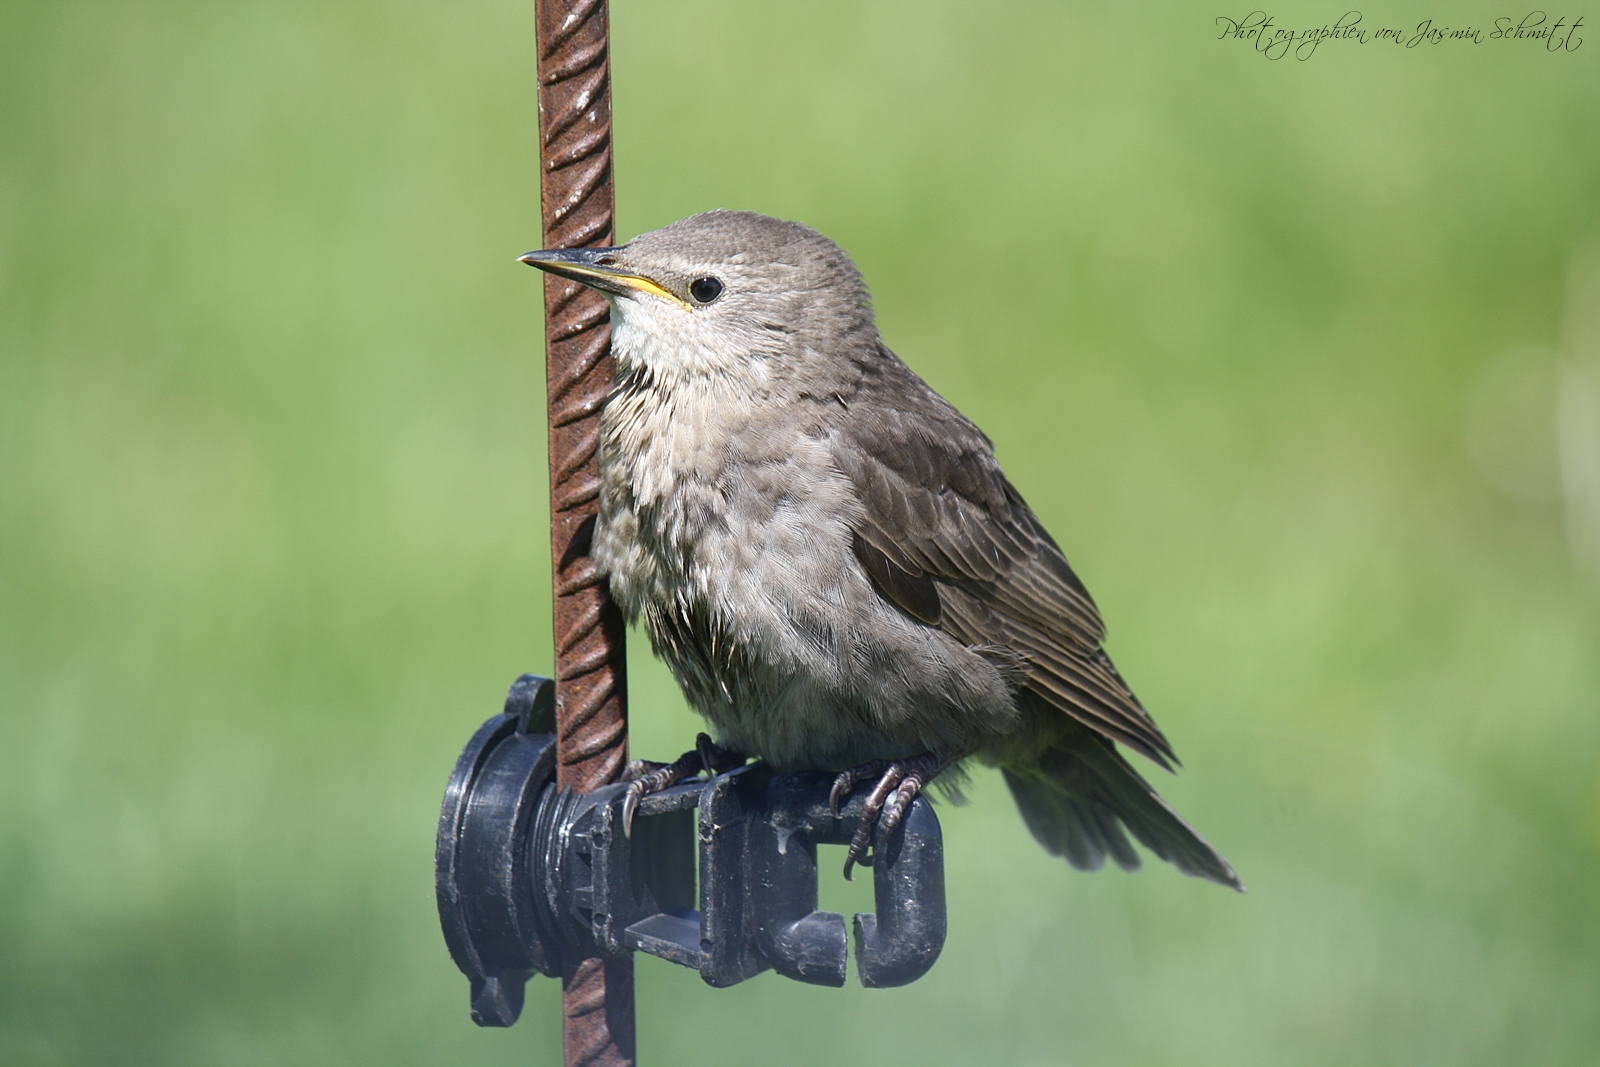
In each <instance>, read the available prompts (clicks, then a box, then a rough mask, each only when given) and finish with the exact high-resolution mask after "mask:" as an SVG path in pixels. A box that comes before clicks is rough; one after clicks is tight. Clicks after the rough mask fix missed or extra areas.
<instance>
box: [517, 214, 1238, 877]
mask: <svg viewBox="0 0 1600 1067" xmlns="http://www.w3.org/2000/svg"><path fill="white" fill-rule="evenodd" d="M520 258H521V261H522V262H524V263H527V264H529V265H530V266H533V267H537V268H539V269H540V270H543V271H546V272H548V273H550V274H553V275H557V276H560V277H563V278H567V279H571V280H573V281H577V282H580V283H582V284H584V285H587V286H589V287H591V288H593V289H595V290H597V291H598V292H600V293H602V294H604V295H605V297H606V298H607V299H608V301H609V302H610V314H611V349H612V353H613V354H614V356H615V360H616V377H615V380H614V383H613V386H612V389H611V391H610V393H609V395H608V396H607V398H606V401H605V404H604V407H603V408H602V411H601V428H600V439H599V445H598V451H597V456H598V466H599V476H600V491H599V505H598V515H597V517H596V520H595V526H594V530H593V535H592V544H591V553H592V556H593V558H594V561H595V563H596V566H597V568H598V571H599V573H601V574H603V575H604V576H605V579H606V581H607V582H608V583H609V589H610V593H611V596H612V598H613V599H614V600H615V602H616V603H617V604H618V605H619V606H620V608H621V609H622V611H623V612H624V614H625V616H626V617H627V618H628V619H629V620H630V621H631V622H634V623H637V624H640V625H642V627H643V629H644V631H645V633H646V634H647V635H648V636H649V639H650V643H651V646H652V648H653V650H654V652H655V654H656V655H657V657H658V658H660V659H661V660H663V661H665V663H666V665H667V666H668V667H669V668H670V670H671V672H672V674H673V676H674V677H675V679H676V680H677V682H678V684H679V686H680V687H681V688H682V690H683V693H684V695H685V697H686V699H687V701H688V703H689V704H690V705H691V706H692V707H693V708H694V709H695V710H696V711H698V712H699V713H700V714H701V715H702V716H704V717H705V719H706V720H707V721H708V723H709V725H710V728H711V731H712V735H704V734H703V735H701V737H700V739H699V741H698V742H697V746H696V750H695V751H693V752H689V753H685V755H684V756H683V757H682V758H680V759H679V760H677V761H675V762H674V763H672V764H669V765H664V766H663V765H659V764H650V765H640V768H639V769H638V770H636V772H635V773H634V774H633V777H634V782H633V783H632V785H631V786H630V787H629V797H628V799H629V805H630V806H629V807H628V808H627V809H626V815H627V816H631V814H632V812H633V810H634V808H635V807H636V805H637V802H638V799H639V798H640V797H641V796H643V795H646V794H647V793H649V792H653V791H656V790H659V789H663V788H666V787H667V786H669V785H671V784H672V783H673V782H675V781H677V780H679V779H680V778H683V777H686V776H689V775H692V774H696V773H699V772H700V770H701V769H702V768H703V769H705V771H706V772H707V773H715V772H716V771H718V770H721V769H726V768H728V767H729V766H737V765H738V764H740V763H743V762H744V760H745V759H746V758H760V759H763V760H765V761H766V762H767V763H768V764H770V765H771V766H772V768H773V769H774V770H776V771H779V772H782V771H790V770H813V771H826V772H830V773H833V774H834V775H835V780H834V783H833V790H832V796H831V801H832V804H833V806H834V810H835V813H837V811H838V805H839V802H840V800H841V798H842V797H844V796H847V795H849V794H850V793H851V792H852V791H853V790H854V789H855V788H856V787H857V786H858V785H862V784H863V783H865V784H869V785H870V786H871V790H870V792H869V794H868V796H867V797H866V800H865V805H864V811H863V814H862V816H861V818H860V821H859V825H858V826H857V827H856V828H855V832H854V836H853V837H852V840H851V842H850V847H849V850H848V855H847V858H846V861H845V872H844V873H845V876H846V878H848V877H850V873H851V869H852V866H853V865H855V864H858V863H859V864H861V865H870V864H871V862H872V859H873V857H872V855H870V847H871V839H872V835H873V832H874V827H875V826H876V827H878V828H879V829H881V831H882V832H883V833H884V834H885V835H887V834H888V833H891V832H893V831H894V829H895V828H896V827H897V826H898V825H899V823H900V821H901V820H902V818H903V817H904V814H905V812H906V810H907V807H908V805H909V804H910V803H911V801H912V800H913V799H914V798H915V797H916V796H917V795H918V794H919V793H920V792H921V791H922V790H923V789H924V788H925V787H927V786H928V784H929V783H930V782H932V781H933V780H934V779H935V778H937V777H939V776H941V775H944V776H946V780H947V781H949V780H952V779H957V780H958V778H959V775H960V774H961V773H963V771H964V769H965V767H966V765H967V764H968V763H969V762H973V761H975V762H977V763H978V764H981V765H989V766H994V767H998V768H999V770H1000V771H1001V774H1002V775H1003V777H1004V779H1005V781H1006V784H1007V785H1008V786H1009V788H1010V792H1011V794H1012V796H1013V797H1014V799H1015V801H1016V804H1017V807H1018V808H1019V810H1020V812H1021V815H1022V819H1023V821H1024V823H1025V824H1026V825H1027V827H1028V829H1029V830H1030V831H1031V832H1032V834H1033V836H1034V837H1035V838H1036V839H1037V840H1038V842H1039V843H1040V844H1041V845H1043V847H1044V848H1045V849H1046V851H1048V852H1049V853H1051V854H1052V855H1056V856H1061V857H1064V858H1065V859H1066V860H1067V862H1068V863H1070V864H1071V865H1072V866H1073V867H1076V868H1079V869H1083V870H1098V869H1100V868H1101V867H1102V866H1103V865H1104V863H1105V861H1106V860H1107V859H1108V858H1109V859H1110V860H1112V861H1113V862H1115V863H1116V864H1117V865H1118V866H1120V867H1122V868H1123V869H1125V870H1134V869H1137V868H1138V867H1139V866H1140V855H1139V853H1138V851H1137V850H1136V849H1134V847H1133V846H1132V844H1131V843H1130V841H1129V839H1128V837H1129V835H1132V837H1133V839H1134V840H1136V841H1138V842H1139V843H1140V844H1142V845H1144V846H1145V848H1147V849H1149V850H1150V851H1151V852H1152V853H1154V854H1155V855H1156V856H1158V857H1159V858H1161V859H1163V860H1166V861H1168V862H1170V863H1171V864H1173V865H1174V866H1175V867H1177V869H1178V870H1180V871H1181V872H1183V873H1184V874H1187V875H1191V876H1197V877H1200V878H1204V879H1208V880H1210V881H1213V882H1217V883H1220V884H1222V885H1225V886H1229V887H1232V888H1234V889H1238V890H1240V891H1243V886H1242V885H1241V884H1240V881H1239V878H1238V875H1237V874H1236V873H1235V872H1234V869H1233V867H1232V866H1231V865H1230V864H1229V863H1228V861H1227V860H1226V859H1224V858H1223V857H1222V855H1221V854H1220V853H1219V852H1217V850H1216V849H1214V848H1213V847H1212V846H1211V845H1210V844H1209V843H1208V842H1207V841H1206V840H1205V838H1203V837H1201V836H1200V834H1199V833H1198V832H1196V831H1195V830H1194V829H1193V828H1192V827H1190V826H1189V824H1188V823H1186V822H1185V821H1184V820H1183V819H1182V818H1180V817H1179V816H1178V814H1177V813H1176V812H1174V811H1173V810H1172V808H1171V807H1169V806H1168V805H1167V803H1166V802H1165V801H1164V800H1162V798H1161V797H1160V796H1159V795H1158V794H1157V793H1156V791H1155V790H1154V789H1153V788H1151V786H1150V785H1149V784H1148V783H1147V782H1146V781H1145V780H1144V778H1143V777H1142V776H1141V775H1140V774H1139V773H1138V771H1137V770H1135V769H1134V767H1133V765H1132V764H1131V763H1130V762H1129V760H1128V758H1127V757H1125V756H1124V755H1123V753H1122V752H1121V751H1119V746H1121V747H1122V748H1125V749H1127V750H1128V751H1129V752H1131V753H1136V754H1138V755H1139V756H1141V757H1144V758H1146V759H1148V760H1150V761H1152V762H1153V763H1155V764H1156V765H1157V766H1159V767H1162V768H1164V769H1167V770H1169V771H1170V770H1172V769H1173V767H1174V766H1175V765H1176V764H1177V756H1176V755H1175V754H1174V752H1173V749H1172V746H1171V744H1170V743H1169V742H1168V740H1167V738H1166V737H1165V735H1163V734H1162V732H1161V730H1160V729H1159V728H1158V727H1157V726H1156V724H1155V721H1154V719H1152V718H1151V716H1150V714H1149V713H1148V712H1147V711H1146V710H1145V708H1144V706H1143V705H1142V704H1141V703H1140V702H1139V700H1138V698H1137V697H1135V696H1134V694H1133V691H1132V690H1131V689H1130V688H1129V687H1128V685H1127V683H1126V682H1124V681H1123V678H1122V675H1121V674H1119V673H1118V671H1117V669H1116V667H1115V666H1113V665H1112V662H1111V659H1110V657H1109V656H1107V654H1106V652H1105V649H1104V641H1105V626H1104V623H1103V622H1102V620H1101V615H1100V611H1099V609H1098V607H1097V606H1096V604H1095V602H1094V600H1093V599H1092V598H1091V597H1090V595H1089V591H1088V590H1087V589H1086V588H1085V587H1084V585H1083V583H1082V582H1081V581H1080V580H1079V579H1078V576H1077V575H1076V574H1075V573H1074V571H1073V570H1072V568H1071V567H1070V566H1069V565H1068V563H1067V560H1066V557H1065V556H1064V555H1063V554H1062V551H1061V549H1060V548H1059V547H1058V546H1057V544H1056V542H1055V540H1054V539H1053V538H1052V537H1051V536H1050V534H1049V533H1048V532H1047V531H1046V530H1045V528H1044V526H1043V525H1042V524H1041V523H1040V521H1039V518H1038V516H1037V515H1036V514H1035V513H1034V511H1033V510H1032V509H1031V508H1030V507H1029V506H1028V504H1027V502H1026V501H1025V500H1024V499H1023V497H1022V495H1021V494H1020V493H1019V492H1018V491H1017V489H1016V487H1015V486H1014V485H1013V484H1012V483H1011V481H1010V480H1009V479H1008V478H1007V477H1006V475H1005V472H1004V471H1003V470H1002V469H1001V467H1000V464H999V462H998V461H997V460H996V458H995V451H994V446H993V444H992V443H991V441H990V439H989V438H988V437H987V436H985V435H984V433H983V432H982V431H981V430H979V429H978V427H977V426H975V425H974V424H973V423H972V422H971V421H970V420H968V419H967V418H966V417H965V416H963V415H962V414H961V413H960V412H959V411H957V410H956V408H955V407H954V406H953V405H952V404H950V403H949V402H948V401H947V400H945V399H944V398H943V397H942V396H940V395H939V394H938V393H936V392H935V391H934V390H933V389H932V388H931V387H930V386H929V385H928V384H927V383H926V382H924V381H923V380H922V379H921V378H920V377H919V376H918V375H917V374H916V373H915V372H914V371H913V370H912V369H911V368H910V367H909V366H908V365H907V364H906V363H904V362H903V361H902V360H901V359H900V358H899V357H898V356H896V355H895V354H894V353H893V352H892V351H890V349H889V348H888V346H887V345H886V344H885V343H884V341H883V338H882V337H881V335H880V333H879V331H878V327H877V324H876V321H875V317H874V312H873V308H872V302H871V299H870V296H869V293H868V290H867V287H866V283H865V282H864V280H863V279H862V276H861V273H860V272H859V271H858V270H857V269H856V266H855V264H854V262H853V261H852V260H851V258H850V256H849V255H848V254H847V253H846V252H845V251H844V250H843V249H842V248H841V247H840V246H839V245H837V244H835V243H834V242H833V241H831V240H829V239H828V238H827V237H825V236H823V235H822V234H821V233H818V232H817V231H816V230H813V229H811V228H809V227H807V226H805V225H803V224H800V223H796V222H788V221H783V220H780V219H776V218H772V217H769V216H766V215H760V214H756V213H752V212H746V211H728V210H716V211H708V212H705V213H702V214H697V215H693V216H690V217H688V218H684V219H681V220H679V221H677V222H675V223H672V224H671V225H668V226H666V227H664V228H661V229H658V230H654V231H651V232H648V233H643V234H640V235H639V236H637V237H634V238H633V239H632V240H630V241H628V242H626V243H625V244H621V245H617V246H614V247H601V248H576V249H547V250H541V251H535V252H529V253H527V254H526V255H524V256H522V257H520ZM625 821H631V819H628V820H625ZM884 839H887V837H885V838H884Z"/></svg>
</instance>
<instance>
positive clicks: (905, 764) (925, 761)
mask: <svg viewBox="0 0 1600 1067" xmlns="http://www.w3.org/2000/svg"><path fill="white" fill-rule="evenodd" d="M944 765H945V761H944V760H942V759H940V758H939V757H938V756H935V755H934V754H933V753H931V752H925V753H923V754H922V755H920V756H912V757H911V758H910V759H903V760H881V759H875V760H872V761H871V762H869V763H863V764H862V765H861V766H859V767H851V768H850V769H849V770H847V771H841V772H840V773H839V776H838V777H837V778H835V779H834V780H833V789H832V790H831V791H829V793H828V809H829V810H830V811H832V812H833V817H834V818H835V819H837V818H838V817H839V804H840V802H841V801H843V800H844V798H845V797H847V796H849V795H850V790H852V789H854V788H855V787H856V785H857V783H860V782H865V781H869V780H870V779H872V778H873V777H876V778H877V779H878V783H877V785H875V786H873V787H872V792H871V793H869V794H867V799H866V800H865V801H864V802H863V803H862V805H861V821H860V822H858V823H857V824H856V832H855V833H854V834H853V835H851V838H850V851H849V852H848V853H847V854H846V856H845V859H844V877H845V881H847V882H848V881H850V880H851V878H850V872H851V870H852V869H853V868H854V867H855V865H856V864H858V863H859V864H861V866H863V867H871V866H872V861H873V858H874V857H873V856H870V855H868V854H867V848H868V847H869V846H870V845H871V844H872V831H873V828H874V827H877V826H882V827H883V836H884V840H888V837H889V835H890V834H892V833H894V830H895V828H896V827H897V826H899V825H900V820H901V819H904V818H905V817H906V810H907V809H908V808H910V807H911V802H912V801H913V800H915V799H916V798H917V794H918V793H920V792H922V788H923V787H924V786H925V785H927V784H928V783H929V782H931V781H933V779H934V778H935V777H937V776H938V774H939V772H940V771H941V770H943V769H944Z"/></svg>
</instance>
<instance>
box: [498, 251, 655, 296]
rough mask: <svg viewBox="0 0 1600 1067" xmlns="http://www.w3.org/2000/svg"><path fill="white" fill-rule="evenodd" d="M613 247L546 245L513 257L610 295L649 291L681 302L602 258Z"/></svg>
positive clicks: (609, 256) (606, 257)
mask: <svg viewBox="0 0 1600 1067" xmlns="http://www.w3.org/2000/svg"><path fill="white" fill-rule="evenodd" d="M617 251H618V250H617V249H615V248H565V249H554V248H548V249H545V250H544V251H542V252H529V253H528V254H527V255H525V256H519V257H518V258H517V261H518V262H519V263H526V264H527V265H528V266H530V267H538V268H539V269H540V270H542V271H548V272H550V273H551V274H556V275H559V276H561V277H563V278H571V279H572V280H573V281H575V282H582V283H583V284H584V285H587V286H589V287H590V288H591V289H598V290H600V291H601V292H602V293H611V294H612V295H614V296H633V295H635V294H637V293H649V294H650V295H651V296H662V297H666V298H667V299H668V300H670V301H672V302H673V303H674V304H681V303H683V301H682V300H681V299H679V298H678V297H677V296H674V295H673V294H672V293H670V292H668V291H667V290H665V289H663V288H662V287H661V286H659V285H657V284H656V283H655V282H653V281H651V280H650V279H649V278H646V277H643V276H641V275H638V274H630V273H628V272H627V271H625V270H620V269H618V268H617V267H616V266H615V265H614V264H612V263H608V262H606V260H608V259H610V258H611V257H613V256H614V255H615V254H616V252H617Z"/></svg>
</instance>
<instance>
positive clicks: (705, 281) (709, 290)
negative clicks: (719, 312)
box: [689, 278, 722, 304]
mask: <svg viewBox="0 0 1600 1067" xmlns="http://www.w3.org/2000/svg"><path fill="white" fill-rule="evenodd" d="M689 295H690V296H692V297H694V298H695V301H696V302H697V303H701V304H709V303H711V301H713V300H715V299H716V298H717V297H719V296H721V295H722V283H721V282H720V281H718V280H717V279H715V278H696V279H695V280H694V281H692V282H690V283H689Z"/></svg>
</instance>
